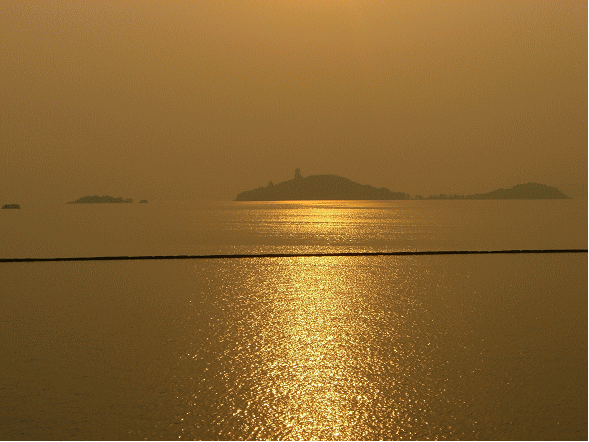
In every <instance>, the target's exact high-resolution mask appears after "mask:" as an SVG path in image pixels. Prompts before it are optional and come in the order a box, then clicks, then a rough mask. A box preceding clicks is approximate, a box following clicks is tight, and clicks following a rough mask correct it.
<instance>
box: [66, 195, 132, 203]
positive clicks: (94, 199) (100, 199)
mask: <svg viewBox="0 0 589 442" xmlns="http://www.w3.org/2000/svg"><path fill="white" fill-rule="evenodd" d="M132 202H133V198H127V199H123V198H120V197H119V198H113V197H112V196H109V195H105V196H98V195H94V196H83V197H82V198H78V199H77V200H76V201H69V202H67V203H66V204H104V203H132Z"/></svg>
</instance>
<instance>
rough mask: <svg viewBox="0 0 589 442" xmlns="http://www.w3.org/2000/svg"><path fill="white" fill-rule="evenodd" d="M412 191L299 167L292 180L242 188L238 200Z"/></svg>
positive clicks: (370, 196) (395, 196) (394, 195)
mask: <svg viewBox="0 0 589 442" xmlns="http://www.w3.org/2000/svg"><path fill="white" fill-rule="evenodd" d="M410 198H411V197H410V195H408V194H406V193H401V192H391V191H390V190H389V189H386V188H384V187H381V188H380V189H377V188H376V187H372V186H369V185H362V184H358V183H355V182H353V181H352V180H349V179H347V178H343V177H340V176H337V175H311V176H308V177H306V178H303V177H302V176H301V173H300V170H299V169H296V170H295V177H294V178H293V179H292V180H288V181H283V182H282V183H279V184H276V185H275V184H273V183H272V182H270V183H268V186H266V187H259V188H257V189H254V190H248V191H246V192H242V193H240V194H239V195H237V197H236V198H235V201H296V200H407V199H410Z"/></svg>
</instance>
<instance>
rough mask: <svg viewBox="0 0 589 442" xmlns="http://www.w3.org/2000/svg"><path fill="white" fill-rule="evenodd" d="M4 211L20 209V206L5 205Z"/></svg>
mask: <svg viewBox="0 0 589 442" xmlns="http://www.w3.org/2000/svg"><path fill="white" fill-rule="evenodd" d="M2 208H3V209H20V205H18V204H4V205H3V206H2Z"/></svg>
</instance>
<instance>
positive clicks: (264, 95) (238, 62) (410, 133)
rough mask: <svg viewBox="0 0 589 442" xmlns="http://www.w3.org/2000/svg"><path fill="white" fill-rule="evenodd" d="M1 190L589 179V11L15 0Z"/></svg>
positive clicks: (400, 2)
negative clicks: (314, 177) (327, 180)
mask: <svg viewBox="0 0 589 442" xmlns="http://www.w3.org/2000/svg"><path fill="white" fill-rule="evenodd" d="M0 33H1V34H0V79H1V87H0V118H1V120H0V143H1V144H0V145H1V151H2V161H1V162H0V175H1V182H0V185H1V190H0V195H1V196H2V200H1V201H0V203H3V204H4V203H12V202H15V203H23V202H28V201H30V202H32V201H35V200H39V199H56V200H59V201H61V200H63V201H69V200H72V199H75V198H78V197H80V196H83V195H93V194H100V195H103V194H109V195H112V196H115V197H118V196H122V197H131V198H138V199H139V198H148V199H153V200H157V199H163V198H174V199H177V198H179V199H188V198H202V199H233V198H234V197H235V195H236V194H237V193H238V192H241V191H243V190H247V189H250V188H255V187H259V186H265V185H266V184H267V183H268V181H270V180H272V181H274V182H275V183H276V182H280V181H283V180H286V179H290V178H292V176H293V175H294V168H295V167H300V168H301V170H302V173H303V176H306V175H311V174H324V173H325V174H336V175H342V176H345V177H347V178H350V179H352V180H354V181H358V182H360V183H362V184H371V185H373V186H376V187H381V186H384V187H388V188H389V189H391V190H392V191H401V192H406V193H410V194H411V195H415V194H423V195H429V194H433V193H475V192H487V191H490V190H493V189H495V188H498V187H511V186H513V185H515V184H518V183H526V182H529V181H532V182H540V183H545V184H549V185H556V186H563V185H569V184H574V183H580V184H582V185H584V186H586V185H587V2H586V1H580V0H579V1H577V0H549V1H532V0H526V1H523V0H510V1H498V0H497V1H492V0H488V1H479V0H464V1H463V0H452V1H450V0H447V1H442V0H429V1H425V0H388V1H384V0H338V1H336V0H323V1H322V0H312V1H311V0H296V1H295V0H273V1H272V0H264V1H261V0H258V1H256V0H243V1H237V0H235V1H229V0H227V1H225V0H212V1H197V0H194V1H122V0H116V1H94V2H91V1H75V2H73V1H72V2H65V1H32V2H28V1H23V0H18V1H6V0H3V1H1V2H0Z"/></svg>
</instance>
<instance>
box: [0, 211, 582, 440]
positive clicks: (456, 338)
mask: <svg viewBox="0 0 589 442" xmlns="http://www.w3.org/2000/svg"><path fill="white" fill-rule="evenodd" d="M403 203H405V204H408V203H413V202H403ZM416 203H417V202H416ZM448 203H450V204H452V203H454V202H448ZM461 203H462V202H461ZM344 204H348V206H346V207H344V208H342V205H337V204H336V205H335V206H334V205H331V206H329V205H328V206H326V207H321V205H318V204H316V203H309V204H308V206H305V205H304V204H293V205H290V206H288V207H284V208H283V209H284V210H282V211H281V210H279V208H277V207H275V206H271V207H268V208H264V207H261V208H260V207H259V206H258V205H253V206H252V207H249V206H245V207H244V206H242V205H235V207H233V206H232V205H231V204H226V205H221V206H217V207H222V209H214V210H221V211H225V212H224V215H219V214H218V213H217V215H215V216H212V215H211V214H210V213H209V214H208V215H203V214H201V215H198V214H194V218H195V220H196V221H195V224H196V225H197V226H201V227H202V231H201V230H199V229H197V228H192V227H191V228H187V226H190V222H189V220H190V211H191V210H192V209H193V208H194V207H192V206H187V207H185V208H183V211H184V212H182V211H177V212H173V213H171V214H170V219H169V220H168V221H166V220H165V211H158V210H157V209H152V210H154V212H155V213H152V214H149V212H148V214H147V215H145V214H144V215H140V213H141V212H139V210H143V208H141V209H139V208H138V207H129V208H127V209H125V208H123V210H127V218H129V217H131V218H132V219H134V220H136V228H135V230H133V229H132V228H131V227H129V225H128V224H124V223H122V222H119V220H120V219H124V216H123V215H121V214H120V213H119V212H116V210H118V209H116V208H115V207H106V208H105V209H106V210H107V211H110V212H106V213H107V214H108V213H110V214H109V216H107V215H105V214H104V213H102V212H100V210H97V209H99V208H98V207H89V208H85V207H84V208H80V209H82V210H86V211H87V212H89V213H90V214H91V216H88V215H80V214H78V215H79V216H78V217H74V216H72V215H71V213H72V212H66V214H68V215H69V216H70V217H72V218H73V219H70V218H68V217H67V216H63V214H61V215H60V214H59V213H58V212H52V213H53V216H54V218H53V219H50V220H49V221H48V223H47V225H48V226H50V227H51V228H52V229H53V230H52V231H50V230H48V233H47V235H46V236H47V239H48V241H47V243H46V244H45V245H44V246H43V245H41V244H40V245H39V247H40V250H34V247H32V246H31V245H30V244H29V243H27V242H26V241H24V242H21V243H20V244H17V245H14V244H9V245H6V244H7V243H6V242H4V243H3V246H2V247H3V249H2V250H3V255H4V256H3V257H16V256H15V254H17V252H18V254H19V255H20V254H26V255H27V256H31V253H33V252H35V253H37V254H38V256H63V254H64V253H65V254H66V255H69V256H75V255H76V253H77V252H78V251H79V250H82V248H78V247H80V246H79V244H78V242H79V240H80V238H82V237H83V235H82V232H83V231H84V229H83V228H82V227H81V225H82V224H86V232H87V237H88V243H87V248H86V249H83V250H85V252H86V253H85V255H86V256H91V255H100V254H103V253H102V252H117V251H124V253H117V254H135V253H134V252H136V251H140V250H143V253H141V254H150V253H149V250H154V251H155V250H156V249H157V246H158V245H162V247H164V248H165V247H168V249H166V250H164V251H163V252H162V250H157V254H164V253H169V252H168V251H167V250H175V245H180V246H181V247H184V249H182V250H179V251H178V252H177V254H182V253H195V249H198V250H202V251H204V250H206V251H207V252H209V253H214V251H215V250H218V251H226V250H234V249H235V250H239V251H240V252H242V253H243V252H244V251H246V252H247V251H251V252H253V253H256V252H258V251H268V250H269V249H270V250H281V251H283V250H293V248H294V250H300V249H303V248H305V247H306V248H307V249H305V250H308V247H315V248H320V249H321V250H341V249H342V248H351V250H358V249H370V248H371V247H376V245H375V244H378V243H379V242H378V241H381V243H380V244H382V245H383V246H384V247H387V248H389V249H394V248H395V247H398V248H402V247H407V248H411V247H413V246H415V245H416V244H422V245H425V246H427V247H422V248H423V249H449V247H444V246H446V245H448V244H449V243H450V242H451V241H450V240H448V238H454V239H453V240H452V241H457V242H458V243H459V245H462V246H464V247H458V248H464V249H468V248H471V247H465V246H466V245H467V244H470V245H471V246H477V247H476V248H484V249H490V248H495V247H492V245H493V244H495V245H497V244H499V245H500V246H502V245H505V246H507V247H499V248H519V247H517V246H513V245H512V246H511V247H510V246H509V245H510V244H511V243H508V241H507V240H506V239H505V236H506V235H507V236H508V237H509V236H510V235H511V237H512V239H513V240H514V241H515V242H516V243H517V244H522V247H521V248H536V247H537V246H535V245H534V244H539V243H542V244H546V245H548V244H550V243H551V241H557V242H558V241H560V243H558V244H555V246H556V247H559V248H564V247H567V246H570V245H572V246H573V247H581V248H586V247H587V246H586V244H587V236H586V214H585V218H584V219H583V218H581V220H578V219H577V218H576V217H575V216H574V215H573V213H574V210H570V211H569V212H565V213H562V212H561V214H560V215H559V216H556V215H554V214H553V213H552V212H550V214H547V215H546V216H545V217H544V218H543V215H541V213H542V211H539V210H537V207H542V206H541V205H535V206H534V205H533V204H530V205H528V209H526V211H524V212H523V213H519V212H517V210H516V214H515V215H512V218H510V219H504V218H502V215H501V214H503V215H505V214H506V213H510V211H511V212H512V211H513V210H514V207H513V206H509V205H508V204H507V205H506V204H497V205H495V206H494V207H492V206H491V208H490V209H489V208H488V206H487V208H485V206H484V205H479V206H478V209H476V208H475V209H473V210H478V212H476V213H475V214H476V216H475V214H472V213H470V212H468V210H467V209H464V208H463V212H464V213H463V214H462V215H461V216H455V215H453V214H452V213H451V211H450V212H449V211H448V210H449V206H446V207H444V206H442V205H434V206H433V210H429V209H428V210H426V209H424V208H421V209H420V207H419V206H417V205H413V206H412V205H410V204H409V205H406V206H400V208H399V209H398V210H397V211H398V212H400V213H397V212H395V211H394V210H393V209H391V208H390V206H389V208H386V209H383V205H386V204H384V203H377V204H375V205H374V206H370V207H350V206H349V203H344ZM387 204H388V203H387ZM67 207H68V208H69V207H71V206H67ZM424 207H426V208H427V206H424ZM522 207H523V206H522ZM530 207H531V208H533V210H531V209H530ZM543 207H548V206H546V205H545V206H543ZM552 207H554V206H552ZM585 207H586V206H585ZM265 209H268V210H265ZM430 209H431V207H430ZM520 209H521V208H520ZM68 210H69V209H68ZM203 210H208V209H203ZM211 210H212V209H211ZM322 210H323V212H322ZM354 210H355V211H356V213H355V215H354V216H352V215H350V213H352V211H354ZM481 210H483V211H486V212H485V213H487V215H488V216H487V217H486V218H485V217H483V218H481V219H480V220H479V221H477V222H479V223H480V224H481V225H483V226H484V227H486V228H488V227H489V226H491V227H492V226H494V227H495V228H494V229H490V230H489V229H487V230H484V229H483V230H481V231H479V236H480V237H478V236H477V235H476V234H475V230H476V229H474V227H473V228H472V229H473V230H472V231H470V233H469V231H468V229H467V231H466V233H464V234H463V235H461V234H459V233H457V232H456V229H457V228H458V227H457V226H468V225H469V223H471V222H475V220H476V219H478V218H477V216H481V213H480V211H481ZM240 211H246V214H243V213H242V212H240ZM289 211H291V212H289ZM383 211H384V212H383ZM39 212H41V211H40V209H39ZM73 213H76V212H73ZM112 213H114V214H115V215H112ZM182 213H184V214H183V215H182ZM240 213H241V214H240ZM517 213H519V215H518V214H517ZM530 213H536V218H540V219H539V220H538V219H532V218H533V217H532V216H531V215H530ZM3 216H4V214H3ZM7 216H9V217H12V218H14V217H16V216H18V215H15V214H13V213H11V214H10V215H7ZM20 216H22V217H23V218H24V219H23V220H21V223H20V225H19V224H18V223H16V222H15V221H12V220H11V219H9V223H8V224H7V225H8V226H9V227H8V228H7V229H6V230H8V231H11V232H12V238H13V239H15V238H16V240H18V239H19V238H22V237H24V236H25V235H24V234H23V233H22V232H24V231H26V229H27V228H30V226H31V225H32V224H34V223H35V222H38V223H39V225H41V224H42V222H41V221H40V220H39V221H35V218H34V217H32V216H31V214H25V215H20ZM493 216H494V218H492V217H493ZM513 216H516V217H517V216H519V217H520V218H526V217H527V218H529V226H530V227H529V229H520V230H519V231H515V232H514V231H509V233H507V232H504V231H502V230H501V228H500V227H501V226H503V227H507V226H510V225H511V224H513V223H514V221H513ZM84 217H86V218H84ZM215 217H216V218H215ZM329 217H331V218H329ZM387 217H388V218H387ZM411 217H413V218H414V219H415V222H414V223H413V224H412V223H411V219H412V218H411ZM489 218H492V219H491V220H489ZM545 218H548V219H545ZM6 219H7V218H6V216H5V217H4V218H3V220H6ZM215 219H216V221H215ZM323 219H332V221H329V222H327V221H326V222H323V221H321V220H323ZM567 219H569V220H576V221H575V222H576V223H577V224H569V227H570V226H571V225H572V226H573V227H570V229H572V230H575V229H574V226H575V225H576V226H577V227H581V228H582V227H583V224H584V226H585V227H584V228H585V231H584V233H582V234H579V233H578V231H575V232H576V233H575V234H571V233H570V229H569V231H568V232H564V233H563V231H564V230H565V229H564V227H566V223H565V225H563V221H562V220H567ZM137 220H141V221H137ZM203 220H204V221H203ZM206 220H209V221H210V226H209V227H208V230H207V227H205V225H206V222H209V221H206ZM256 220H257V221H256ZM297 220H299V221H297ZM301 220H302V221H301ZM370 220H372V221H370ZM205 221H206V222H205ZM338 222H339V223H343V224H344V226H345V227H346V229H347V228H350V229H352V230H353V226H356V229H358V230H356V231H352V232H351V233H350V232H347V230H346V229H343V228H341V226H340V227H339V228H338V227H337V226H338V224H337V223H338ZM10 223H12V224H10ZM117 223H118V224H117ZM555 223H556V226H555V225H554V224H555ZM78 224H80V225H78ZM158 225H159V226H160V230H159V234H160V238H154V237H150V232H151V233H154V232H155V230H154V229H155V226H158ZM289 225H291V226H292V229H291V230H289V228H288V226H289ZM374 225H380V226H381V227H380V228H376V227H374ZM514 225H515V224H514ZM88 226H91V228H89V227H88ZM181 226H182V227H183V229H180V227H181ZM465 228H466V227H465ZM11 229H12V230H11ZM60 229H61V230H60ZM125 229H126V230H125ZM6 230H5V229H4V227H3V229H2V231H3V240H6V238H7V234H6ZM56 230H57V232H56ZM121 230H122V231H124V232H125V233H126V235H124V234H122V233H121ZM530 230H531V231H532V232H535V233H534V235H532V234H531V233H529V234H528V233H526V232H529V231H530ZM66 231H69V232H70V237H68V236H67V235H65V232H66ZM579 231H581V230H579ZM35 232H36V231H35ZM59 232H62V233H63V235H62V233H59ZM107 232H111V234H112V235H111V237H109V236H108V235H106V233H107ZM203 232H209V234H210V235H209V236H208V237H207V236H206V234H205V233H203ZM223 232H226V235H225V236H224V234H223ZM240 232H245V233H244V234H243V235H242V236H240ZM289 232H290V233H289ZM321 232H324V233H323V236H321V235H322V234H321ZM404 232H406V235H405V233H404ZM493 232H494V233H493ZM555 232H560V233H559V234H556V233H555ZM549 233H552V234H554V235H553V237H552V238H547V237H546V236H547V234H549ZM19 235H20V236H19ZM215 235H216V236H215ZM289 235H291V236H289ZM338 235H339V236H338ZM378 235H381V237H380V239H378V238H379V236H378ZM33 236H35V235H33ZM142 236H143V237H144V238H145V241H143V243H142V244H138V243H140V242H141V241H140V239H141V237H142ZM36 238H38V236H37V237H36ZM57 238H62V240H61V241H62V242H61V243H58V242H57V241H53V240H54V239H57ZM97 238H103V241H102V244H98V245H97ZM113 238H114V239H113ZM203 238H209V239H210V241H209V240H203ZM231 238H234V239H235V238H237V240H235V241H233V242H232V241H231ZM240 238H241V242H240V241H239V239H240ZM289 238H290V239H289ZM312 238H316V239H315V240H313V239H312ZM334 238H340V239H341V241H340V243H338V242H337V241H336V240H335V239H334ZM346 238H347V239H346ZM362 238H365V240H366V244H368V245H366V244H363V243H362ZM191 240H192V243H190V241H191ZM289 241H291V243H289ZM313 241H315V242H313ZM346 241H347V243H346ZM371 241H372V242H371ZM449 241H450V242H449ZM473 241H474V242H473ZM17 242H18V241H17ZM309 244H310V245H309ZM345 244H348V245H345ZM482 246H485V247H482ZM43 247H44V248H43ZM272 247H274V249H272ZM330 247H331V249H330ZM129 248H131V249H132V250H131V251H129ZM231 248H233V249H231ZM289 248H290V249H289ZM189 249H190V251H189ZM313 250H315V249H313ZM348 250H349V249H348ZM9 253H10V256H6V255H7V254H9ZM113 254H115V253H113ZM154 254H155V253H154ZM0 294H1V296H0V312H1V317H0V349H1V352H2V358H1V360H0V372H1V373H2V376H1V377H0V436H2V438H3V439H178V438H180V439H185V438H186V439H587V387H588V385H587V255H586V254H575V255H484V256H478V255H476V256H472V255H470V256H469V255H466V256H404V257H326V258H253V259H227V260H209V261H206V260H204V261H203V260H199V261H147V262H145V261H144V262H69V263H28V264H16V263H10V264H1V265H0Z"/></svg>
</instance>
